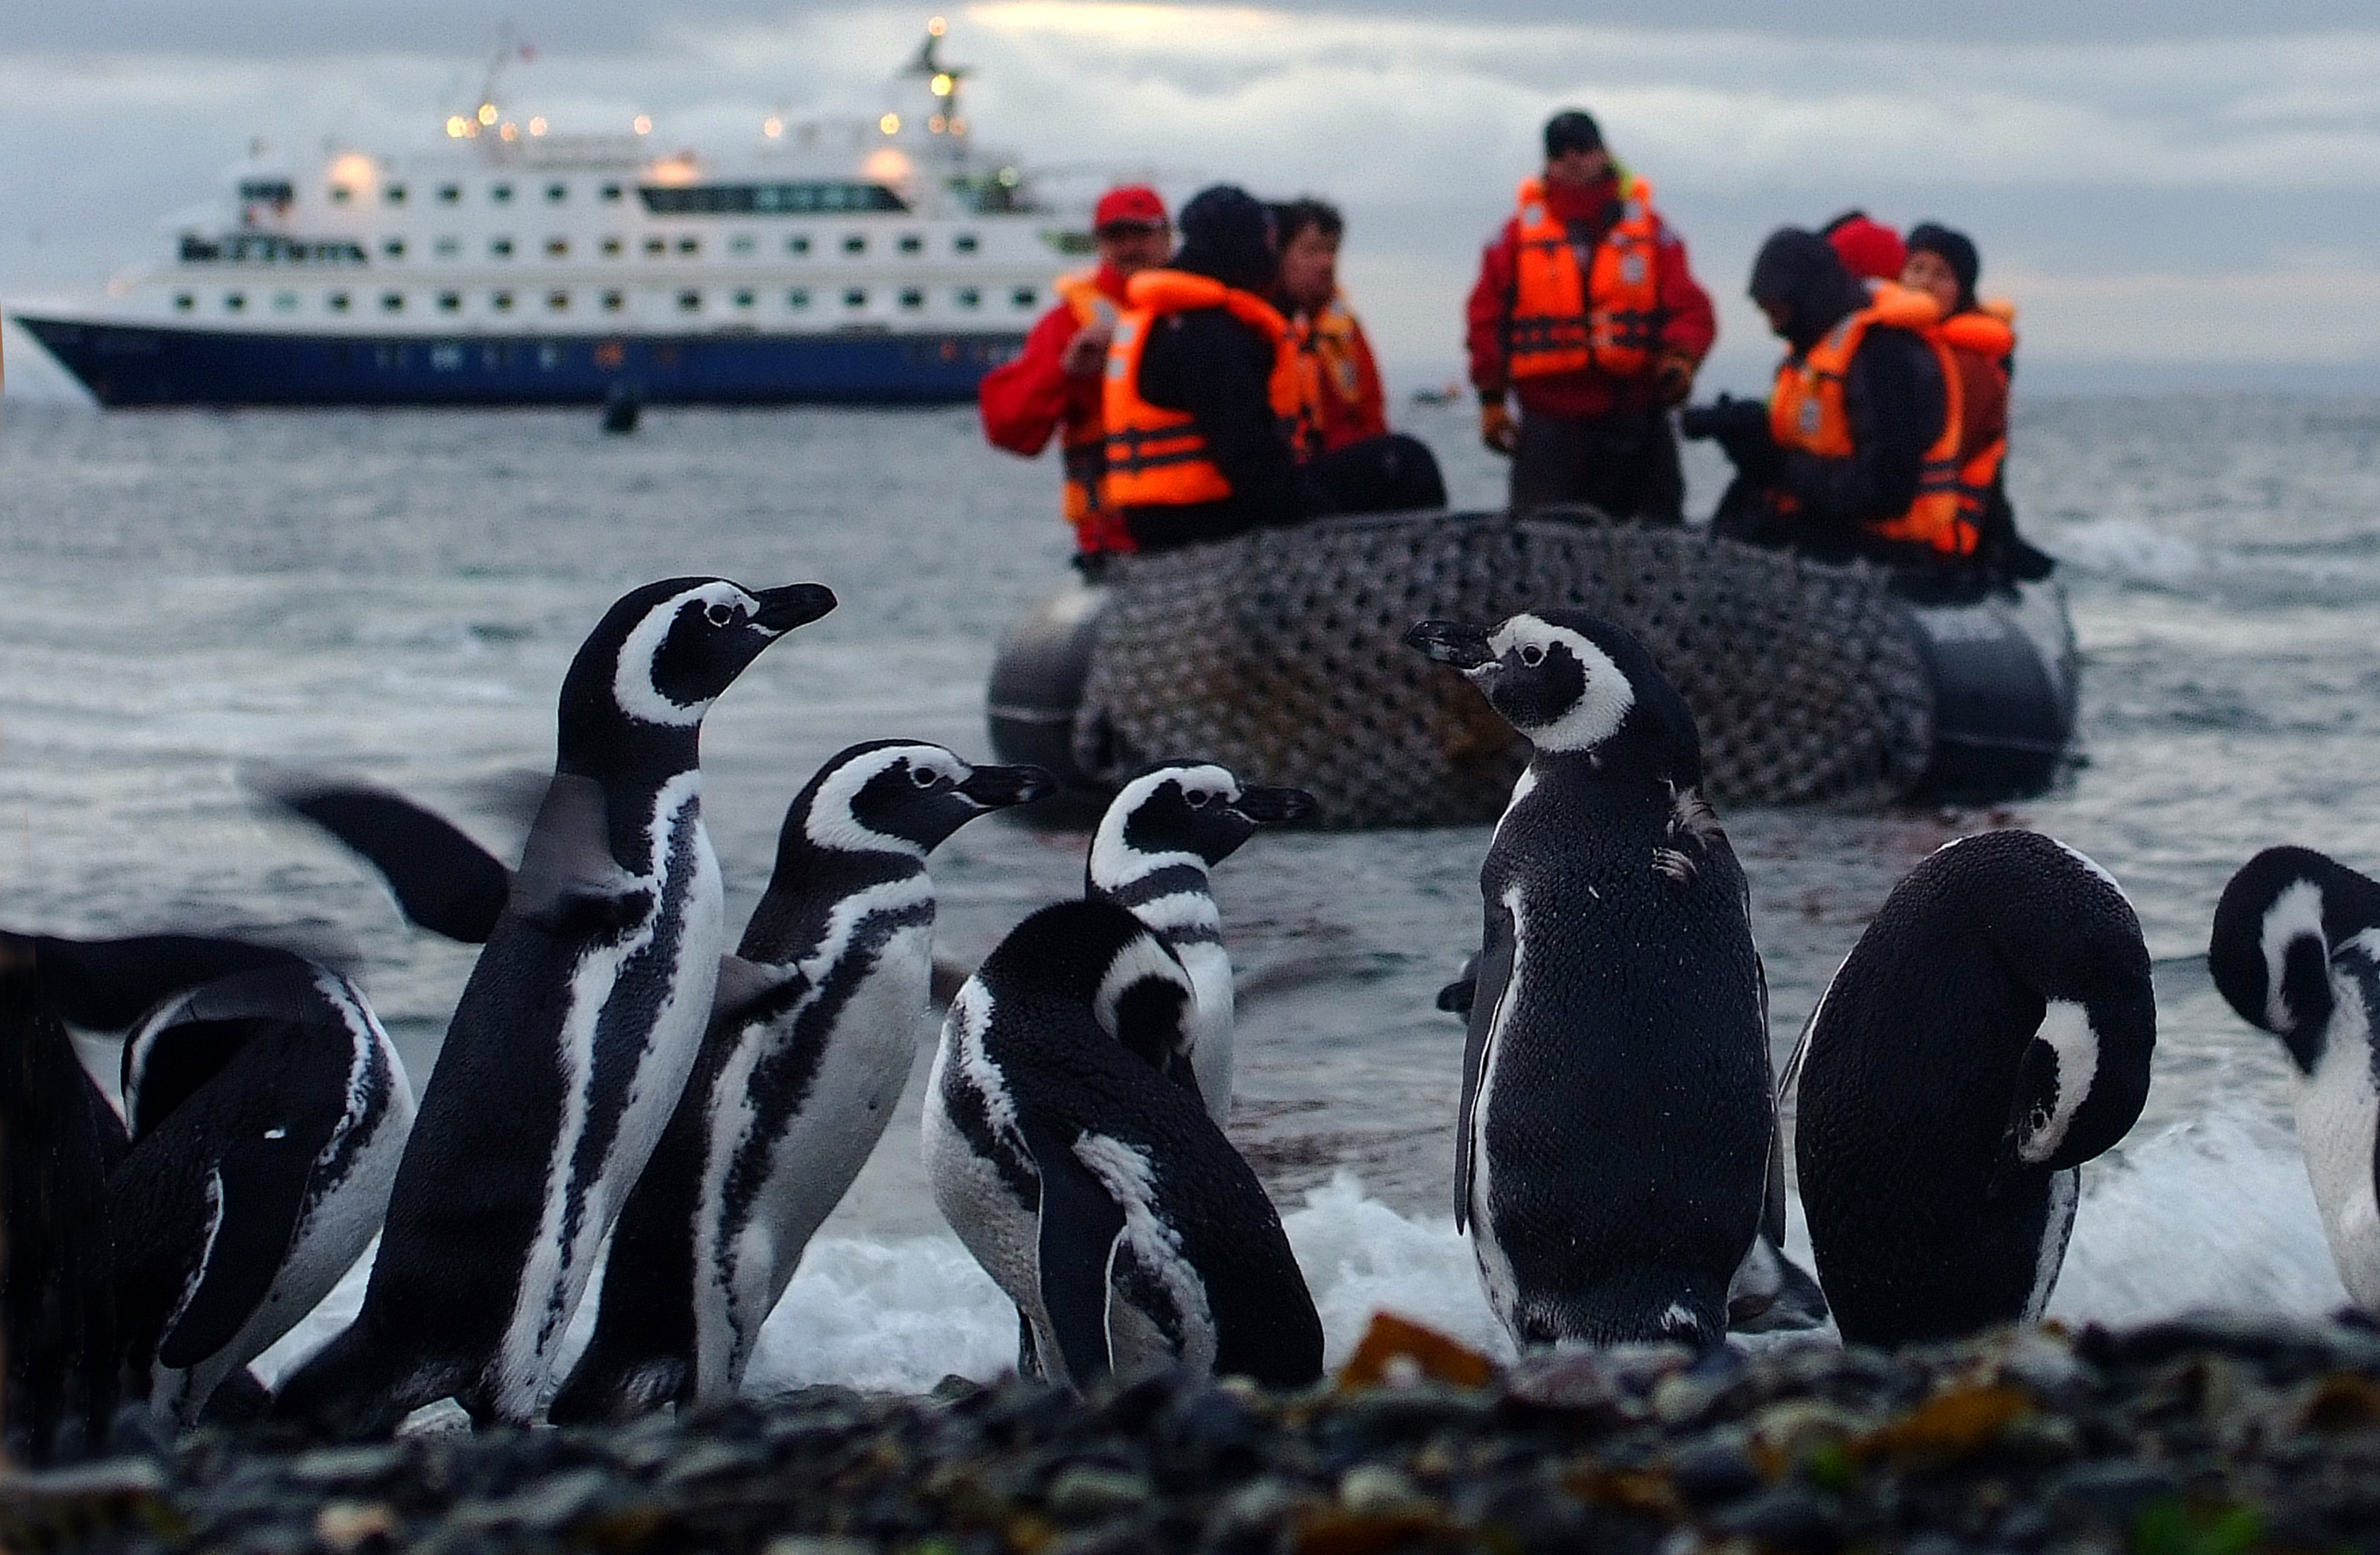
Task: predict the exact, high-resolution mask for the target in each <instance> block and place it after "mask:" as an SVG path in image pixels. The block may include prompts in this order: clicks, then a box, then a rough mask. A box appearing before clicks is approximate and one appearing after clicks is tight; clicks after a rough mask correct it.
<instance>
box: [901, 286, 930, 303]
mask: <svg viewBox="0 0 2380 1555" xmlns="http://www.w3.org/2000/svg"><path fill="white" fill-rule="evenodd" d="M901 306H902V307H904V308H923V307H924V306H926V294H925V293H924V292H922V291H919V290H918V289H917V287H915V286H907V287H905V288H903V290H902V292H901Z"/></svg>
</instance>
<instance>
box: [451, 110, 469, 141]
mask: <svg viewBox="0 0 2380 1555" xmlns="http://www.w3.org/2000/svg"><path fill="white" fill-rule="evenodd" d="M470 133H471V121H470V120H469V119H467V118H465V117H464V116H463V115H460V114H453V115H448V117H447V120H446V135H447V138H448V139H449V140H461V139H462V138H463V137H464V136H466V135H468V134H470Z"/></svg>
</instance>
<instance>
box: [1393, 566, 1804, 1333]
mask: <svg viewBox="0 0 2380 1555" xmlns="http://www.w3.org/2000/svg"><path fill="white" fill-rule="evenodd" d="M1405 640H1406V642H1407V643H1408V644H1409V645H1410V646H1412V647H1413V648H1415V649H1416V650H1420V651H1421V652H1422V653H1424V654H1426V655H1427V656H1428V657H1429V658H1431V659H1434V660H1436V661H1438V662H1440V663H1444V664H1449V665H1451V666H1452V667H1453V668H1455V669H1457V670H1459V671H1461V672H1462V673H1463V675H1464V676H1465V677H1466V678H1468V679H1469V680H1470V681H1471V683H1472V684H1473V685H1474V686H1476V687H1478V688H1479V690H1481V691H1482V692H1483V693H1485V694H1486V696H1487V698H1488V702H1489V704H1490V705H1491V706H1493V707H1494V708H1495V710H1496V711H1498V712H1499V713H1500V714H1502V715H1503V717H1504V718H1505V719H1506V721H1507V722H1509V723H1512V726H1513V727H1514V728H1515V729H1517V730H1519V731H1520V732H1521V733H1522V734H1523V735H1526V736H1527V737H1528V739H1529V741H1530V744H1531V745H1532V747H1534V749H1533V751H1532V754H1531V757H1530V759H1529V764H1528V766H1527V767H1526V768H1525V769H1524V771H1522V773H1521V776H1520V778H1519V779H1518V780H1517V781H1516V782H1515V783H1514V784H1513V788H1512V799H1511V801H1510V803H1509V804H1508V805H1507V806H1506V808H1505V810H1504V814H1503V816H1502V818H1501V819H1500V820H1499V821H1498V822H1497V825H1496V830H1495V833H1494V835H1493V837H1492V838H1491V840H1490V841H1489V844H1488V856H1487V859H1486V862H1485V863H1484V864H1483V866H1482V867H1481V869H1480V875H1479V881H1480V893H1481V896H1482V900H1483V905H1484V908H1485V917H1486V925H1485V932H1484V934H1483V936H1482V941H1481V946H1480V951H1479V954H1478V959H1477V962H1476V966H1475V973H1474V978H1473V986H1472V988H1471V990H1468V992H1467V993H1466V992H1465V991H1464V990H1462V989H1461V987H1460V985H1458V986H1457V988H1456V989H1452V990H1448V993H1447V994H1446V995H1445V996H1443V1002H1447V1003H1451V1004H1456V1005H1461V1004H1463V1003H1465V1002H1467V1003H1468V1005H1469V1036H1468V1038H1467V1039H1466V1040H1465V1043H1464V1051H1463V1093H1462V1101H1461V1105H1460V1109H1459V1112H1458V1115H1457V1128H1456V1140H1455V1189H1456V1192H1455V1221H1456V1224H1457V1226H1458V1228H1462V1229H1466V1230H1468V1231H1469V1232H1470V1233H1471V1238H1472V1245H1473V1249H1474V1252H1475V1257H1476V1258H1477V1261H1478V1266H1479V1272H1480V1279H1481V1283H1482V1284H1483V1286H1484V1287H1485V1289H1486V1292H1487V1295H1488V1304H1489V1306H1491V1307H1493V1308H1494V1310H1495V1312H1496V1314H1497V1316H1498V1318H1500V1319H1501V1320H1502V1322H1503V1323H1504V1326H1505V1327H1506V1329H1507V1330H1510V1332H1511V1333H1512V1339H1513V1342H1515V1343H1516V1344H1518V1345H1519V1346H1521V1347H1522V1348H1523V1349H1528V1348H1532V1347H1536V1346H1543V1345H1550V1344H1555V1343H1560V1342H1584V1343H1589V1344H1612V1343H1621V1342H1639V1341H1675V1342H1684V1343H1686V1344H1690V1345H1694V1346H1697V1347H1707V1346H1710V1345H1714V1344H1717V1343H1718V1342H1719V1341H1720V1339H1721V1337H1722V1336H1723V1335H1724V1334H1725V1332H1726V1329H1727V1319H1728V1293H1729V1288H1730V1283H1731V1282H1732V1279H1733V1276H1734V1275H1735V1274H1736V1272H1737V1270H1738V1269H1739V1267H1740V1266H1741V1265H1742V1264H1743V1261H1744V1259H1745V1257H1746V1256H1747V1251H1748V1250H1749V1249H1751V1248H1752V1247H1753V1245H1754V1244H1755V1238H1756V1237H1757V1235H1758V1234H1759V1233H1760V1231H1761V1228H1762V1224H1763V1210H1764V1204H1765V1201H1766V1199H1767V1184H1768V1180H1769V1172H1768V1162H1769V1156H1770V1147H1771V1141H1772V1139H1773V1136H1774V1135H1775V1131H1776V1122H1775V1113H1774V1098H1773V1095H1772V1093H1771V1091H1770V1088H1769V1084H1768V1076H1769V1066H1768V1045H1767V1044H1768V1039H1767V1022H1766V1016H1765V1014H1764V1004H1765V995H1764V990H1763V984H1762V977H1761V970H1760V958H1759V954H1758V953H1757V952H1756V951H1755V948H1754V945H1753V941H1752V925H1751V913H1750V899H1749V896H1748V893H1747V892H1746V889H1745V885H1744V879H1743V870H1742V869H1740V868H1738V866H1737V864H1736V859H1735V854H1734V852H1733V850H1732V849H1731V848H1730V846H1729V845H1728V841H1727V835H1726V833H1725V832H1723V831H1722V830H1721V829H1720V827H1719V824H1718V819H1717V817H1716V816H1715V815H1714V814H1713V813H1712V811H1711V808H1710V807H1709V806H1708V805H1707V804H1706V803H1704V801H1703V799H1702V797H1701V796H1700V794H1699V792H1698V791H1697V784H1699V783H1700V782H1701V777H1702V761H1701V750H1700V746H1699V744H1698V741H1697V738H1696V735H1695V731H1694V717H1693V715H1692V713H1690V712H1689V711H1687V708H1686V704H1685V702H1684V700H1683V699H1681V698H1680V697H1679V695H1678V693H1677V691H1676V690H1675V688H1673V687H1672V686H1670V682H1669V681H1668V680H1667V679H1666V678H1665V677H1664V676H1663V675H1662V674H1661V672H1660V669H1659V668H1658V666H1657V665H1656V664H1655V663H1654V662H1653V658H1652V655H1651V654H1650V653H1648V652H1647V651H1646V650H1645V647H1644V645H1643V644H1642V643H1640V642H1638V641H1637V640H1636V639H1635V638H1633V637H1631V636H1630V635H1629V634H1627V633H1626V632H1624V631H1621V629H1620V628H1618V627H1616V626H1611V625H1610V624H1609V623H1608V622H1604V621H1601V620H1598V619H1597V618H1596V617H1594V616H1592V615H1589V614H1586V613H1584V612H1580V611H1573V610H1546V611H1539V612H1536V613H1523V614H1518V615H1513V616H1511V617H1509V618H1507V619H1506V620H1504V621H1503V622H1501V623H1500V624H1499V625H1497V626H1493V627H1488V626H1475V625H1466V624H1463V623H1460V622H1453V621H1423V622H1419V623H1417V624H1416V625H1415V626H1414V627H1413V628H1412V629H1411V630H1410V631H1409V632H1408V633H1407V634H1406V638H1405Z"/></svg>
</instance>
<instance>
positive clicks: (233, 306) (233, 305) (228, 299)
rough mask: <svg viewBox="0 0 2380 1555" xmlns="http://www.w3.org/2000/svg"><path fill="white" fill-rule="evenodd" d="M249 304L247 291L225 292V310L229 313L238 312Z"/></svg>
mask: <svg viewBox="0 0 2380 1555" xmlns="http://www.w3.org/2000/svg"><path fill="white" fill-rule="evenodd" d="M247 306H248V294H247V293H245V292H225V294H224V310H225V312H227V313H237V312H238V311H239V310H241V309H243V308H245V307H247Z"/></svg>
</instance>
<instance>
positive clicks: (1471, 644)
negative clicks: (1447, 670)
mask: <svg viewBox="0 0 2380 1555" xmlns="http://www.w3.org/2000/svg"><path fill="white" fill-rule="evenodd" d="M1405 646H1406V647H1407V648H1410V649H1414V650H1417V651H1419V652H1421V653H1423V654H1425V655H1427V656H1428V657H1429V658H1432V659H1435V660H1437V661H1438V662H1439V663H1441V664H1451V665H1453V666H1454V667H1455V668H1456V669H1458V670H1461V671H1462V672H1463V674H1470V673H1471V672H1472V671H1474V670H1477V669H1484V668H1486V667H1487V666H1488V665H1489V664H1492V663H1494V662H1496V656H1495V655H1494V654H1493V653H1490V652H1489V651H1488V628H1487V627H1485V626H1472V625H1471V624H1470V623H1469V622H1466V621H1416V622H1415V623H1414V624H1413V626H1412V629H1410V630H1409V631H1407V632H1406V633H1405Z"/></svg>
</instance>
